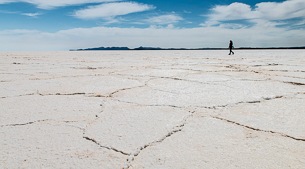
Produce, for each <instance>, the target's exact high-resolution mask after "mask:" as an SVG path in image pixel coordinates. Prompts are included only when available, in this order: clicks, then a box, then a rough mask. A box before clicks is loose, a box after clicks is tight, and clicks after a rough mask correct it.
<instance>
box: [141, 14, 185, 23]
mask: <svg viewBox="0 0 305 169" xmlns="http://www.w3.org/2000/svg"><path fill="white" fill-rule="evenodd" d="M181 20H183V18H182V17H181V16H179V15H177V14H166V15H160V16H155V17H151V18H149V19H147V22H148V23H151V24H158V25H167V24H173V23H177V22H179V21H181Z"/></svg>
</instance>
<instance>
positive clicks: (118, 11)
mask: <svg viewBox="0 0 305 169" xmlns="http://www.w3.org/2000/svg"><path fill="white" fill-rule="evenodd" d="M154 8H155V7H154V6H152V5H147V4H141V3H136V2H116V3H104V4H100V5H95V6H89V7H87V8H85V9H81V10H77V11H75V12H74V14H73V16H74V17H76V18H79V19H99V18H104V19H107V18H113V17H116V16H122V15H127V14H131V13H136V12H143V11H148V10H152V9H154Z"/></svg>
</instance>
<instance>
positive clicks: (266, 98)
mask: <svg viewBox="0 0 305 169" xmlns="http://www.w3.org/2000/svg"><path fill="white" fill-rule="evenodd" d="M284 97H288V96H275V97H263V98H262V99H260V100H252V101H241V102H237V103H232V104H225V105H216V106H195V107H198V108H205V109H213V110H216V109H217V108H225V107H229V106H236V105H239V104H255V103H262V102H263V101H269V100H274V99H280V98H284Z"/></svg>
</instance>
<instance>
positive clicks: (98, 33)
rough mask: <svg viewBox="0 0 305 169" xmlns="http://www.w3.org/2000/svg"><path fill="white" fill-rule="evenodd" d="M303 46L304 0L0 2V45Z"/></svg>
mask: <svg viewBox="0 0 305 169" xmlns="http://www.w3.org/2000/svg"><path fill="white" fill-rule="evenodd" d="M230 39H232V40H233V41H234V42H235V46H236V47H241V46H243V47H245V46H252V47H267V46H305V0H285V1H283V0H274V1H264V0H243V1H233V0H175V1H166V0H154V1H149V0H134V1H128V0H52V1H51V0H49V1H47V0H0V44H1V45H0V50H1V51H6V50H11V51H14V50H17V51H19V50H21V51H22V50H68V49H75V48H87V47H99V46H127V47H131V48H133V47H138V46H155V47H157V46H158V47H189V48H197V47H226V46H227V44H228V41H229V40H230Z"/></svg>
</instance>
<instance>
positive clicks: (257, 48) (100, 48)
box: [70, 46, 305, 51]
mask: <svg viewBox="0 0 305 169" xmlns="http://www.w3.org/2000/svg"><path fill="white" fill-rule="evenodd" d="M234 49H235V50H264V49H305V46H302V47H265V48H262V47H240V48H234ZM88 50H89V51H90V50H93V51H96V50H228V48H160V47H142V46H140V47H138V48H134V49H130V48H128V47H96V48H86V49H71V50H70V51H88Z"/></svg>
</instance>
